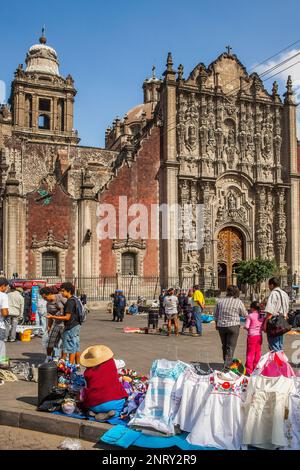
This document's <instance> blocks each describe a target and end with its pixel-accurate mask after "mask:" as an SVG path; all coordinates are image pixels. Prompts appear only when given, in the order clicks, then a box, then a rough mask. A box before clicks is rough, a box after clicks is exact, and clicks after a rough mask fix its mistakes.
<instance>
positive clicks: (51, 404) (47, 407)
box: [38, 398, 64, 413]
mask: <svg viewBox="0 0 300 470" xmlns="http://www.w3.org/2000/svg"><path fill="white" fill-rule="evenodd" d="M63 402H64V398H59V399H58V400H44V401H43V403H42V404H41V405H40V406H38V411H46V412H48V413H52V412H53V411H58V410H60V409H61V405H62V403H63Z"/></svg>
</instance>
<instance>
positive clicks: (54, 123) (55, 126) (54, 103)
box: [52, 98, 60, 131]
mask: <svg viewBox="0 0 300 470" xmlns="http://www.w3.org/2000/svg"><path fill="white" fill-rule="evenodd" d="M57 102H58V99H57V98H53V99H52V130H53V131H59V130H60V123H58V121H57Z"/></svg>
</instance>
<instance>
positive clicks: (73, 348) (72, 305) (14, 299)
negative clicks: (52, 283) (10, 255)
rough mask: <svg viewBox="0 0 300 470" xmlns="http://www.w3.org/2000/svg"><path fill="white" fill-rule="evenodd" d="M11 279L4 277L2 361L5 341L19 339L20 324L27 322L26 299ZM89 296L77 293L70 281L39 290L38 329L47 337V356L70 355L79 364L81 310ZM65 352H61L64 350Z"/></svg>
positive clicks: (0, 324)
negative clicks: (18, 328) (10, 281)
mask: <svg viewBox="0 0 300 470" xmlns="http://www.w3.org/2000/svg"><path fill="white" fill-rule="evenodd" d="M27 297H28V295H27V294H26V293H25V295H22V294H21V292H20V291H19V290H17V289H16V288H15V287H14V285H13V284H11V283H9V282H8V280H7V279H5V278H0V311H1V315H0V363H2V364H3V363H6V362H7V357H6V347H5V342H7V341H10V342H13V341H15V340H16V330H17V325H18V324H19V323H23V322H26V319H27V315H28V313H27V308H26V307H27V306H26V298H27ZM85 303H86V296H85V297H82V296H81V299H79V298H78V297H76V296H75V287H74V286H73V284H72V283H70V282H65V283H62V284H61V286H60V288H59V290H58V289H57V288H55V287H42V288H41V289H40V290H39V296H38V302H37V311H36V319H35V322H34V323H35V329H37V330H38V332H39V333H38V336H40V337H41V338H43V342H44V344H45V347H46V351H47V359H46V360H48V361H51V360H52V359H53V357H54V356H61V358H62V359H66V358H67V357H68V359H69V362H70V363H72V364H74V363H76V364H79V358H80V328H81V323H82V316H81V312H82V310H83V309H84V305H85ZM60 351H61V353H60Z"/></svg>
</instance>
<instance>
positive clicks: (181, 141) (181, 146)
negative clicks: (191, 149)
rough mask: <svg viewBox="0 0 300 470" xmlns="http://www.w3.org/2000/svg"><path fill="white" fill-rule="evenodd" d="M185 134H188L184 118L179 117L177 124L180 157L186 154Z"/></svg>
mask: <svg viewBox="0 0 300 470" xmlns="http://www.w3.org/2000/svg"><path fill="white" fill-rule="evenodd" d="M181 114H182V113H181ZM185 132H186V128H185V124H184V122H183V118H182V116H179V117H178V124H177V142H178V151H179V154H180V155H181V154H183V152H184V143H185V142H184V141H185Z"/></svg>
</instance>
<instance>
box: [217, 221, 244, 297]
mask: <svg viewBox="0 0 300 470" xmlns="http://www.w3.org/2000/svg"><path fill="white" fill-rule="evenodd" d="M217 250H218V280H219V289H221V290H225V289H226V286H227V285H229V284H232V282H233V273H234V267H235V265H236V263H238V262H239V261H241V260H242V259H244V238H243V235H242V233H241V232H240V230H238V229H237V228H235V227H225V228H223V229H222V230H220V232H219V235H218V245H217Z"/></svg>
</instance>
